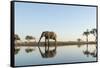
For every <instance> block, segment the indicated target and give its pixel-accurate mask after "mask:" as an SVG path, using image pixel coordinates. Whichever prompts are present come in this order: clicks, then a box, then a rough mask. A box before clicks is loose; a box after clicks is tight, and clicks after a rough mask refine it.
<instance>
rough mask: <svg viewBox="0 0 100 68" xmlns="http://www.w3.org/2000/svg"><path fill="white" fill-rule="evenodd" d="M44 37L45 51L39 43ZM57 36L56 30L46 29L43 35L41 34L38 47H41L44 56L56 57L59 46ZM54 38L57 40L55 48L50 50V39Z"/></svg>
mask: <svg viewBox="0 0 100 68" xmlns="http://www.w3.org/2000/svg"><path fill="white" fill-rule="evenodd" d="M42 37H45V44H44V46H45V52H44V53H43V52H42V51H41V49H40V47H39V43H40V41H41V39H42ZM56 38H57V36H56V34H55V33H54V32H49V31H44V32H42V34H41V36H40V39H39V42H38V48H39V51H40V53H41V55H42V57H43V58H49V57H54V56H55V54H56V48H57V39H56ZM50 39H52V40H55V44H54V46H55V49H53V50H49V47H50V42H49V40H50Z"/></svg>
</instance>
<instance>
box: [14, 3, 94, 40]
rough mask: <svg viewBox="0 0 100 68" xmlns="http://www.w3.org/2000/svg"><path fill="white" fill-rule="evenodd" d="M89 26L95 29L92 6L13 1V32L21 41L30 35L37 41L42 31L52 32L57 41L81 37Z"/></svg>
mask: <svg viewBox="0 0 100 68" xmlns="http://www.w3.org/2000/svg"><path fill="white" fill-rule="evenodd" d="M92 28H96V7H85V6H71V5H52V4H38V3H22V2H16V3H15V33H16V34H18V35H19V36H20V38H21V39H22V40H23V39H24V38H25V36H26V35H32V36H33V37H35V38H36V40H37V41H38V39H39V37H40V36H41V33H42V32H43V31H53V32H55V33H56V34H57V40H58V41H73V40H77V38H81V39H82V40H85V37H83V35H82V34H83V32H84V31H86V30H87V29H89V30H91V29H92ZM89 40H94V37H93V36H92V35H91V36H89Z"/></svg>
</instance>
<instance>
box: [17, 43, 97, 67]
mask: <svg viewBox="0 0 100 68" xmlns="http://www.w3.org/2000/svg"><path fill="white" fill-rule="evenodd" d="M40 49H41V51H42V53H45V51H44V47H40ZM53 49H54V47H50V50H53ZM15 53H16V54H15V66H24V65H40V64H55V63H72V62H87V61H96V45H88V46H87V45H81V46H80V45H66V46H58V47H57V50H56V51H54V52H52V54H50V55H49V56H47V55H46V56H43V55H42V54H41V52H40V51H39V48H38V47H24V46H23V47H16V52H15Z"/></svg>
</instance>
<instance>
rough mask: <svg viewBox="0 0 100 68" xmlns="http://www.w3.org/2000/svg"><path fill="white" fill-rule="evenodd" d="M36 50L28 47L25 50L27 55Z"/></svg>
mask: <svg viewBox="0 0 100 68" xmlns="http://www.w3.org/2000/svg"><path fill="white" fill-rule="evenodd" d="M34 50H35V49H34V48H31V47H28V48H26V49H25V51H26V53H31V52H32V51H34Z"/></svg>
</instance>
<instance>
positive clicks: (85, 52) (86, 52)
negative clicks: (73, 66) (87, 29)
mask: <svg viewBox="0 0 100 68" xmlns="http://www.w3.org/2000/svg"><path fill="white" fill-rule="evenodd" d="M83 53H84V55H87V57H89V53H90V52H89V50H88V43H87V45H86V51H83Z"/></svg>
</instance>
